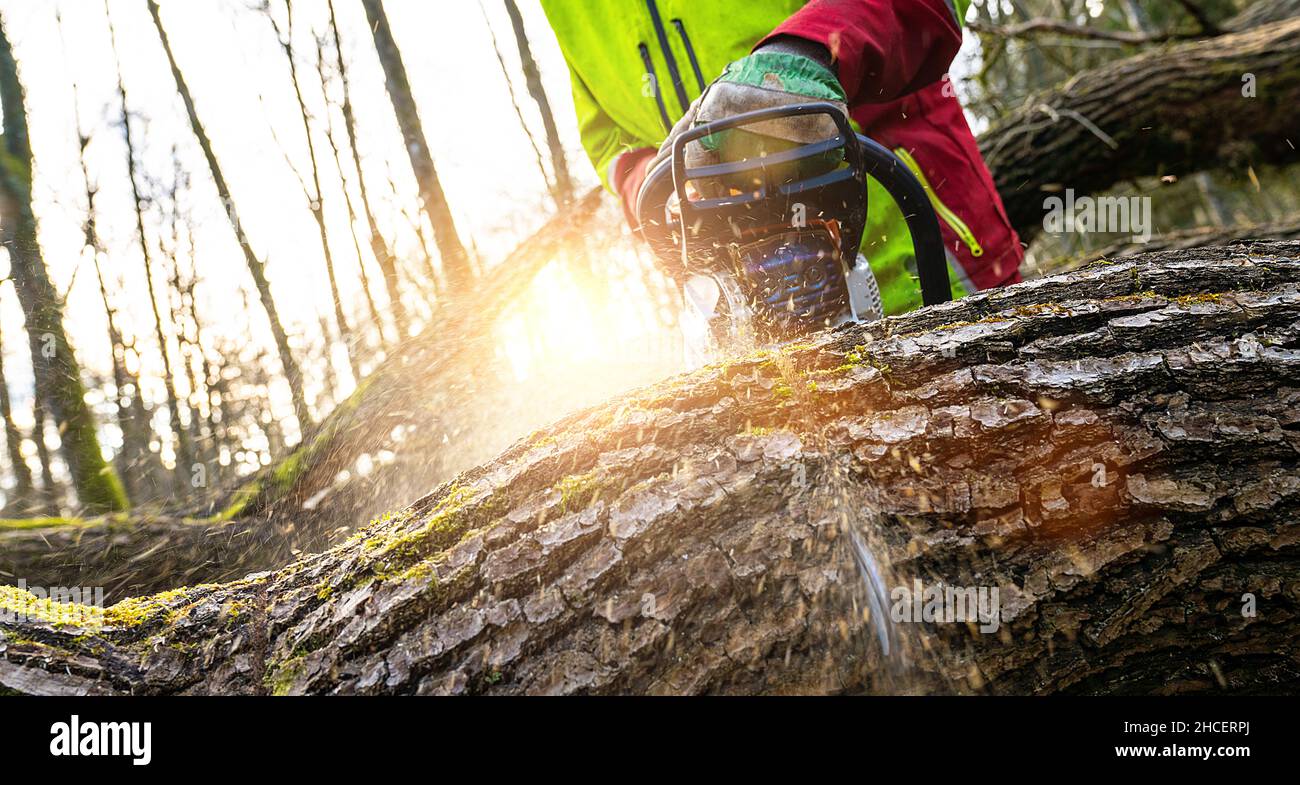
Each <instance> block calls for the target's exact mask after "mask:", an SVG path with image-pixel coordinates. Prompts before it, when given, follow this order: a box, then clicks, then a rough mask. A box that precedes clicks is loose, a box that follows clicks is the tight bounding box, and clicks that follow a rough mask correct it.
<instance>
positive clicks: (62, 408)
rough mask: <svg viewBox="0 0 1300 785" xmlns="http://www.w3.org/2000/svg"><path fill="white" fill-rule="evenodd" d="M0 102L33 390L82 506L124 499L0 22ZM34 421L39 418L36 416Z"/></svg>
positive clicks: (7, 215)
mask: <svg viewBox="0 0 1300 785" xmlns="http://www.w3.org/2000/svg"><path fill="white" fill-rule="evenodd" d="M0 102H2V103H3V110H4V149H5V156H4V160H3V162H0V215H2V216H3V219H2V220H0V224H3V226H0V235H2V238H0V239H2V240H3V244H4V246H5V248H6V249H7V250H8V251H9V264H10V268H11V275H12V276H13V279H14V288H15V289H16V291H17V293H18V301H19V303H20V304H21V306H22V309H23V315H24V316H25V318H26V322H27V334H28V339H29V342H30V343H31V344H32V347H33V352H32V361H33V363H34V364H35V365H36V367H37V373H38V374H39V375H43V377H44V379H43V381H44V382H45V384H38V385H37V387H38V395H43V396H44V398H45V401H46V402H48V403H49V405H50V408H51V410H52V413H53V415H54V421H55V423H57V425H58V428H59V437H60V441H61V443H62V445H63V455H64V458H65V460H66V461H67V463H68V470H69V472H70V474H71V476H72V482H73V485H74V487H75V488H76V492H77V498H78V500H79V501H80V503H81V506H82V507H84V508H85V509H87V510H90V511H94V512H106V511H115V510H124V509H126V508H127V506H128V502H127V499H126V493H125V491H124V490H123V489H122V483H121V481H120V480H119V479H118V477H117V473H116V472H114V471H113V467H112V465H110V464H109V463H108V462H107V461H106V460H105V459H104V454H103V451H102V450H101V448H100V445H99V435H98V433H97V432H96V424H95V417H94V413H93V412H91V410H90V406H89V405H87V403H86V391H85V388H84V387H83V386H82V382H81V366H80V364H79V363H78V362H77V357H76V354H75V353H74V352H73V349H72V344H71V342H70V341H69V340H68V335H67V332H66V331H65V330H64V326H63V303H62V301H61V299H60V297H59V294H58V292H56V291H55V289H54V284H53V283H52V282H51V281H50V277H49V273H48V272H47V270H46V268H45V259H44V257H43V256H42V254H41V248H40V244H39V242H38V240H37V237H36V216H35V215H34V214H33V212H32V203H31V187H32V182H31V177H32V149H31V144H30V142H29V140H28V135H27V114H26V108H25V106H24V96H23V88H22V84H21V82H20V81H19V78H18V64H17V62H15V60H14V56H13V50H12V49H11V47H10V44H9V39H8V37H7V35H5V32H4V30H3V27H0ZM38 422H39V421H38Z"/></svg>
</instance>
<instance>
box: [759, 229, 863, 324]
mask: <svg viewBox="0 0 1300 785" xmlns="http://www.w3.org/2000/svg"><path fill="white" fill-rule="evenodd" d="M735 262H736V264H737V266H738V267H739V268H740V269H739V272H740V274H741V276H740V277H741V280H744V281H746V283H747V286H746V288H747V289H748V292H747V294H748V295H749V297H750V298H751V299H752V300H753V302H752V303H751V304H750V307H751V308H752V309H753V311H754V313H755V315H756V316H758V317H759V319H760V320H761V321H762V322H764V324H762V325H761V326H760V327H761V328H767V329H770V330H772V331H773V332H774V333H775V334H777V335H784V334H788V333H790V332H791V331H792V330H796V329H799V328H803V329H814V330H815V329H818V328H821V327H826V326H827V325H830V324H834V323H836V322H838V321H839V320H841V319H842V318H843V317H844V315H845V314H847V313H848V312H849V291H848V286H847V284H846V282H845V278H844V269H843V267H842V265H841V262H840V249H839V247H838V244H837V243H836V242H835V240H834V238H833V237H832V236H831V234H830V233H829V232H826V231H799V230H795V231H788V232H780V233H776V234H772V235H770V236H768V237H764V238H763V239H761V240H757V241H754V242H751V243H747V244H745V245H741V246H737V247H736V248H735Z"/></svg>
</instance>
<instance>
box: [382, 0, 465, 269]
mask: <svg viewBox="0 0 1300 785" xmlns="http://www.w3.org/2000/svg"><path fill="white" fill-rule="evenodd" d="M361 4H362V5H363V6H365V9H366V18H367V19H368V20H369V21H370V32H371V34H372V36H373V37H374V39H375V50H376V51H377V52H378V53H379V62H380V64H381V65H382V66H383V69H384V77H385V80H386V83H387V87H388V97H389V99H390V100H391V101H392V103H393V111H394V112H395V113H396V115H397V124H398V126H399V127H400V128H401V129H402V140H403V142H405V146H406V152H407V153H408V155H409V156H410V158H411V169H412V171H413V172H414V173H415V181H416V184H417V185H418V186H419V188H420V202H421V206H422V207H423V209H424V213H425V215H427V216H428V218H429V223H430V225H432V226H433V239H434V242H436V243H437V245H438V254H439V255H440V256H441V257H442V271H443V275H444V276H445V277H446V278H447V284H448V288H449V289H450V290H451V291H452V292H457V293H460V292H463V290H464V288H465V286H466V285H467V284H468V282H469V280H470V278H472V277H473V274H474V272H473V268H472V267H471V266H470V259H469V254H468V253H467V252H466V250H465V245H464V243H462V242H461V239H460V234H459V233H458V232H457V231H456V222H455V220H454V219H453V218H452V215H451V208H450V207H449V206H448V204H447V196H446V194H444V193H443V190H442V183H441V182H439V180H438V170H437V168H435V167H434V164H433V155H432V154H431V153H430V152H429V143H428V141H427V139H426V137H425V135H424V128H423V126H422V125H421V123H420V113H419V110H417V109H416V106H415V96H413V95H412V94H411V84H410V81H409V80H408V79H407V78H406V66H405V65H404V64H403V63H402V54H401V52H400V51H398V49H397V42H396V41H395V40H393V31H392V30H391V29H390V28H389V26H388V16H387V15H386V14H385V13H384V6H383V3H382V1H381V0H361Z"/></svg>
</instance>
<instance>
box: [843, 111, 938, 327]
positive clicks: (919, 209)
mask: <svg viewBox="0 0 1300 785" xmlns="http://www.w3.org/2000/svg"><path fill="white" fill-rule="evenodd" d="M857 136H858V148H859V149H860V150H861V151H862V159H863V161H864V163H865V164H866V169H867V174H869V175H871V176H872V177H874V178H876V180H878V181H879V182H880V184H881V185H883V186H885V190H886V191H888V192H889V195H890V196H892V197H894V201H895V202H897V203H898V208H899V209H900V210H902V211H903V218H904V220H906V221H907V229H908V231H909V232H911V233H912V248H913V249H914V250H915V251H916V273H917V276H918V277H919V278H920V279H921V300H922V302H924V303H925V304H926V305H938V304H939V303H946V302H948V301H949V300H951V299H952V284H951V283H950V282H949V280H948V256H947V254H946V253H945V252H944V246H943V234H942V233H940V231H939V218H938V216H936V215H935V212H934V207H933V206H931V204H930V197H929V195H928V194H927V193H926V192H925V187H924V186H922V185H921V182H920V181H919V180H917V179H916V175H914V174H912V170H911V169H908V168H907V165H906V164H904V163H903V162H902V160H900V159H899V157H898V156H896V155H894V154H893V153H892V152H890V151H889V150H888V149H887V148H885V147H884V146H882V145H881V144H879V143H878V142H875V141H873V140H871V139H868V138H867V137H865V136H863V135H862V134H858V135H857Z"/></svg>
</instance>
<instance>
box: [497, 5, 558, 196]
mask: <svg viewBox="0 0 1300 785" xmlns="http://www.w3.org/2000/svg"><path fill="white" fill-rule="evenodd" d="M479 10H480V11H481V12H482V13H483V25H484V26H485V27H487V31H488V38H489V39H491V41H492V52H493V53H494V54H496V57H497V64H498V65H499V66H501V78H502V79H504V80H505V83H506V91H507V92H508V93H509V94H510V105H511V107H513V108H514V110H515V117H517V118H519V126H520V128H522V129H523V132H524V136H525V137H527V138H528V146H529V147H531V148H532V149H533V158H534V159H535V160H536V161H537V171H538V172H540V173H541V175H542V181H543V182H545V183H546V190H548V191H550V193H551V198H552V199H554V200H555V204H556V206H557V207H559V206H561V205H563V204H564V197H563V196H562V195H561V194H560V190H559V185H558V181H557V180H555V179H554V178H552V177H551V175H550V174H549V173H548V172H547V171H546V162H545V161H543V160H542V149H541V148H540V147H538V146H537V139H536V137H535V136H534V135H533V129H532V128H530V127H529V125H528V121H527V120H525V119H524V110H523V108H522V107H520V106H519V99H518V98H517V97H516V96H515V82H514V80H513V79H511V78H510V69H508V68H507V67H506V58H505V56H504V55H502V54H501V47H500V45H499V44H498V43H497V34H496V31H495V30H493V29H492V20H491V19H489V18H488V14H487V8H485V7H484V6H483V4H482V3H481V2H480V3H479Z"/></svg>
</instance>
